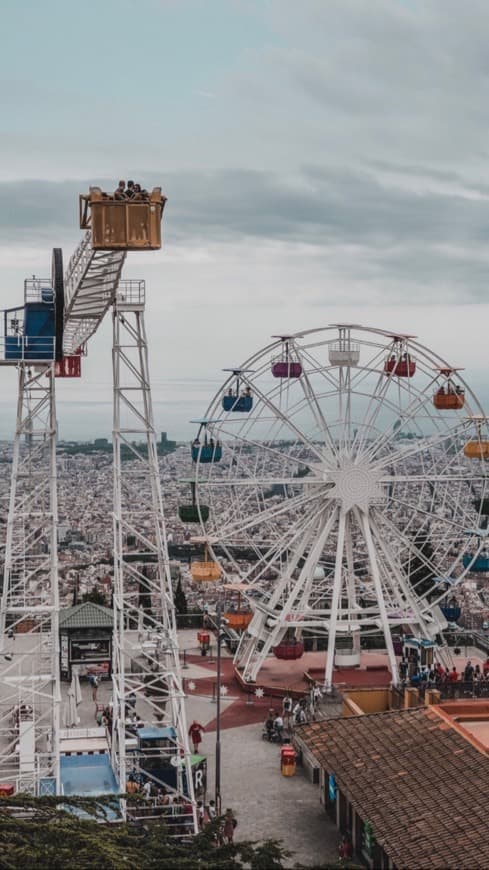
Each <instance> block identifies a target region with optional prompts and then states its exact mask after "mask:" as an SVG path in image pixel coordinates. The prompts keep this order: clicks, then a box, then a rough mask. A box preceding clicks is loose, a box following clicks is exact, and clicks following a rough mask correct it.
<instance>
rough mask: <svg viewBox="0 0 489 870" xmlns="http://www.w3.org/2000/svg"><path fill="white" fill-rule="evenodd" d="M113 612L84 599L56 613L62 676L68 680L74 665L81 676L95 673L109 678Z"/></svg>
mask: <svg viewBox="0 0 489 870" xmlns="http://www.w3.org/2000/svg"><path fill="white" fill-rule="evenodd" d="M113 630H114V615H113V613H112V610H109V608H108V607H102V606H101V605H100V604H94V603H93V602H92V601H85V602H83V603H82V604H75V606H74V607H67V608H64V609H62V610H61V611H60V614H59V636H60V637H59V639H60V672H61V678H62V679H64V680H71V677H72V668H73V665H76V666H77V667H78V668H79V673H80V676H86V675H87V674H89V673H96V674H98V675H99V676H100V677H104V676H106V677H109V676H110V674H111V672H112V633H113Z"/></svg>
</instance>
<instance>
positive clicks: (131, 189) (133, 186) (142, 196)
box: [113, 181, 149, 201]
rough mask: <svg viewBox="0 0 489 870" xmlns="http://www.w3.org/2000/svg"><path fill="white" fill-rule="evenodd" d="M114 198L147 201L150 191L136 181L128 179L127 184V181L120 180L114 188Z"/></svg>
mask: <svg viewBox="0 0 489 870" xmlns="http://www.w3.org/2000/svg"><path fill="white" fill-rule="evenodd" d="M113 199H118V200H135V201H137V200H143V201H147V200H148V199H149V193H148V191H147V190H145V189H144V188H142V187H141V185H140V184H137V183H135V182H134V181H128V182H127V184H126V182H125V181H119V184H118V185H117V187H116V189H115V190H114V194H113Z"/></svg>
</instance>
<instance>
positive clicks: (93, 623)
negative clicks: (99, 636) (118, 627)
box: [59, 601, 114, 628]
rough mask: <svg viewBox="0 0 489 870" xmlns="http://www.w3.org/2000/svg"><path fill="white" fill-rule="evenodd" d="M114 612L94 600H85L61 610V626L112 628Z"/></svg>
mask: <svg viewBox="0 0 489 870" xmlns="http://www.w3.org/2000/svg"><path fill="white" fill-rule="evenodd" d="M113 624H114V614H113V612H112V610H110V609H109V608H108V607H102V606H101V605H100V604H95V603H94V602H93V601H83V602H82V603H81V604H75V605H74V606H73V607H66V608H63V609H62V610H60V613H59V627H60V628H112V626H113Z"/></svg>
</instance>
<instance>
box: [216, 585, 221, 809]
mask: <svg viewBox="0 0 489 870" xmlns="http://www.w3.org/2000/svg"><path fill="white" fill-rule="evenodd" d="M216 615H217V687H216V688H217V697H216V789H215V803H216V813H217V815H218V816H220V815H221V628H222V603H221V599H220V598H219V599H218V600H217V605H216Z"/></svg>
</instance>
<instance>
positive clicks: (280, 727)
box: [273, 713, 284, 743]
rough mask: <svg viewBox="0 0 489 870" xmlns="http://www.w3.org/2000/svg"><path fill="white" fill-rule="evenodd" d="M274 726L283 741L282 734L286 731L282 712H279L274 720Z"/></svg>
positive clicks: (279, 739) (280, 741)
mask: <svg viewBox="0 0 489 870" xmlns="http://www.w3.org/2000/svg"><path fill="white" fill-rule="evenodd" d="M273 728H274V730H275V731H276V733H277V734H278V741H279V743H282V734H283V731H284V720H283V719H282V717H281V715H280V713H277V715H276V716H275V719H274V720H273Z"/></svg>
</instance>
